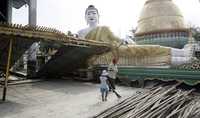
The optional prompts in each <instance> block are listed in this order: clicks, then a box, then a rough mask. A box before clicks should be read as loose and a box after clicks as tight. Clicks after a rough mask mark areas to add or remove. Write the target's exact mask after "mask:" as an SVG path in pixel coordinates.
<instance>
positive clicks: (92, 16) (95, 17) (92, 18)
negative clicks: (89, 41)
mask: <svg viewBox="0 0 200 118" xmlns="http://www.w3.org/2000/svg"><path fill="white" fill-rule="evenodd" d="M85 20H86V22H87V25H89V26H88V27H87V28H85V29H82V30H80V31H78V36H79V37H81V38H85V36H86V35H87V34H88V33H89V32H90V31H91V30H92V29H94V28H96V27H97V25H98V23H99V12H98V10H97V9H96V8H95V7H94V5H89V6H88V8H87V9H86V11H85Z"/></svg>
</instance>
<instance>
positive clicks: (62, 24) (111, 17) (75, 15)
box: [13, 0, 200, 37]
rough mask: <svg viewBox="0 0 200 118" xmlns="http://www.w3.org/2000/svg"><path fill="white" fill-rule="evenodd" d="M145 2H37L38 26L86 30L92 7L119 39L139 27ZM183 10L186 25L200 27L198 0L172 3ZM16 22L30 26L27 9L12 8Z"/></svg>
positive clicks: (128, 0)
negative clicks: (87, 11)
mask: <svg viewBox="0 0 200 118" xmlns="http://www.w3.org/2000/svg"><path fill="white" fill-rule="evenodd" d="M145 1H146V0H37V24H38V25H40V26H47V27H53V28H56V29H58V30H61V31H63V32H67V31H68V30H70V31H72V32H73V33H76V32H77V31H78V30H79V29H82V28H85V27H86V22H85V19H84V15H85V9H86V8H87V6H88V5H90V4H93V5H95V7H96V8H98V10H99V13H100V25H106V26H109V27H110V28H111V30H112V31H113V32H114V33H115V34H116V35H118V36H120V37H125V34H126V33H128V32H129V30H130V29H132V28H135V27H136V26H137V20H138V18H139V15H140V12H141V10H142V8H143V5H144V2H145ZM173 1H174V3H175V4H176V5H178V7H179V8H180V10H181V12H182V13H183V16H184V18H185V23H186V24H194V25H198V26H200V2H199V0H173ZM13 22H14V23H20V24H27V23H28V7H26V6H24V7H22V8H21V9H18V10H16V9H13Z"/></svg>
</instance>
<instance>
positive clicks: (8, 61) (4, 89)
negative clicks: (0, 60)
mask: <svg viewBox="0 0 200 118" xmlns="http://www.w3.org/2000/svg"><path fill="white" fill-rule="evenodd" d="M12 43H13V39H10V41H9V50H8V60H7V66H6V77H5V80H4V87H3V98H2V100H3V101H5V100H6V93H7V87H8V76H9V69H10V59H11V53H12Z"/></svg>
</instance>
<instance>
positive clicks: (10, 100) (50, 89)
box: [0, 79, 141, 118]
mask: <svg viewBox="0 0 200 118" xmlns="http://www.w3.org/2000/svg"><path fill="white" fill-rule="evenodd" d="M140 90H141V89H136V88H131V87H124V86H117V91H118V92H119V93H120V94H121V95H122V96H123V97H122V98H120V99H118V98H117V97H116V96H115V95H114V93H109V96H108V101H107V102H102V101H101V96H100V91H99V84H94V83H89V82H77V81H72V80H63V79H62V80H50V81H42V82H37V83H29V84H21V85H12V86H9V89H8V96H7V101H6V102H0V118H90V117H92V116H94V115H96V114H98V113H100V112H101V111H103V110H105V109H107V108H109V107H111V106H112V105H114V104H117V103H118V102H120V101H122V100H123V99H125V98H126V97H128V96H131V95H133V94H135V93H136V91H140ZM0 95H1V98H2V87H1V88H0Z"/></svg>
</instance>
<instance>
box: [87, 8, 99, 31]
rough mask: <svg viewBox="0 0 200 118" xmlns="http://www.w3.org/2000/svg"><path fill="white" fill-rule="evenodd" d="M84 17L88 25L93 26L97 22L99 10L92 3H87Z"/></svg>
mask: <svg viewBox="0 0 200 118" xmlns="http://www.w3.org/2000/svg"><path fill="white" fill-rule="evenodd" d="M85 19H86V22H87V24H88V25H89V26H90V27H95V26H96V25H97V24H98V22H99V12H98V10H97V8H95V6H94V5H89V6H88V8H87V9H86V10H85Z"/></svg>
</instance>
